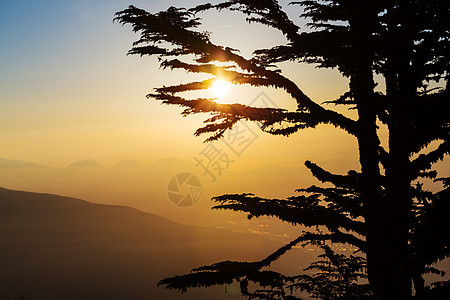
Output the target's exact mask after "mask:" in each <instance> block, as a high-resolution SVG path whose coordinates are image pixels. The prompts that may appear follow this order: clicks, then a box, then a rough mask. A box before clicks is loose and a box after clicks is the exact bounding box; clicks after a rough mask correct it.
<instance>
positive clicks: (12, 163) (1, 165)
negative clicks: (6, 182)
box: [0, 157, 48, 169]
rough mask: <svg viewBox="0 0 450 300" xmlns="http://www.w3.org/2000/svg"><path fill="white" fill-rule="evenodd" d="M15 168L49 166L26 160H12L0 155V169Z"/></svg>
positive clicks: (41, 167)
mask: <svg viewBox="0 0 450 300" xmlns="http://www.w3.org/2000/svg"><path fill="white" fill-rule="evenodd" d="M13 168H39V169H46V168H48V167H44V166H41V165H38V164H35V163H31V162H25V161H21V160H11V159H6V158H1V157H0V169H13Z"/></svg>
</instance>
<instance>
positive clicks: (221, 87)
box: [211, 79, 231, 98]
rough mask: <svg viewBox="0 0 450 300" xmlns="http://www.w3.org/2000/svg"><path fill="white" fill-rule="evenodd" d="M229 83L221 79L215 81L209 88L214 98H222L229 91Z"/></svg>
mask: <svg viewBox="0 0 450 300" xmlns="http://www.w3.org/2000/svg"><path fill="white" fill-rule="evenodd" d="M230 86H231V83H230V82H228V81H225V80H223V79H216V80H215V81H214V83H213V85H212V87H211V91H212V92H213V94H214V97H217V98H223V97H224V96H225V95H226V94H227V93H228V90H229V89H230Z"/></svg>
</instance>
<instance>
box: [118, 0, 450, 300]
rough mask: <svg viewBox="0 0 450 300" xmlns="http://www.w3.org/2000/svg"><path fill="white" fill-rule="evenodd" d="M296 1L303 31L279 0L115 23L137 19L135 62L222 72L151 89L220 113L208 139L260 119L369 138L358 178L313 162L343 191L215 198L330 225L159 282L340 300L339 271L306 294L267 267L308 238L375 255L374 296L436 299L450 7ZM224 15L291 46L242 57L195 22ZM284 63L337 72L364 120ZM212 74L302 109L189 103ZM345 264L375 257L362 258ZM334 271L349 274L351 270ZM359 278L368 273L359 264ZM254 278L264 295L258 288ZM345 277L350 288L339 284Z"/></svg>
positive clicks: (444, 251)
mask: <svg viewBox="0 0 450 300" xmlns="http://www.w3.org/2000/svg"><path fill="white" fill-rule="evenodd" d="M291 4H293V5H299V7H300V8H301V9H302V10H299V11H300V12H301V13H302V14H301V16H302V17H303V18H305V19H307V20H308V21H309V23H308V25H307V26H309V27H310V29H311V31H304V32H302V31H301V28H300V27H299V26H298V25H296V24H295V23H294V22H293V21H291V20H290V19H289V17H288V15H287V14H286V13H285V12H284V11H283V9H282V7H281V5H280V4H279V3H278V1H274V0H262V1H256V0H242V1H239V0H229V1H224V2H221V3H219V4H214V5H213V4H204V5H199V6H197V7H194V8H191V9H184V8H174V7H170V8H169V9H168V10H166V11H162V12H159V13H155V14H152V13H149V12H146V11H145V10H142V9H138V8H136V7H134V6H130V7H129V8H128V9H126V10H123V11H121V12H118V13H117V14H116V18H115V20H116V21H118V22H119V23H121V24H131V25H132V27H133V30H134V31H135V32H139V33H140V39H139V40H137V41H136V42H135V43H134V44H133V48H132V49H131V50H130V51H129V54H138V55H141V56H143V55H156V56H158V57H159V59H160V63H161V67H162V68H170V69H184V70H186V71H188V72H192V73H206V74H210V75H212V76H213V77H211V78H210V79H207V80H203V81H199V82H191V83H188V84H180V85H172V86H164V87H161V88H156V89H155V91H154V92H153V93H151V94H149V95H148V97H152V98H154V99H156V100H160V101H162V103H164V104H171V105H177V106H181V107H183V108H185V110H184V111H183V112H182V114H183V116H187V115H191V114H197V113H208V114H210V117H209V118H208V119H206V120H205V123H206V125H205V126H203V127H201V128H199V129H197V131H196V132H195V135H200V134H210V135H209V137H208V138H207V139H206V141H212V140H216V139H219V138H221V137H222V136H223V134H224V132H225V131H226V130H228V129H231V128H232V127H233V126H234V125H235V124H236V122H238V121H239V120H247V121H253V122H256V123H258V124H259V125H260V128H261V130H263V131H264V132H267V133H270V134H274V135H284V136H289V135H291V134H293V133H295V132H297V131H299V130H301V129H304V128H314V127H316V126H317V125H318V124H331V125H333V126H335V127H337V128H340V129H342V130H344V131H345V132H347V133H348V134H350V135H352V136H354V137H355V138H356V139H357V141H358V150H359V161H360V166H361V170H360V171H353V170H350V171H349V172H348V174H346V175H338V174H332V173H330V172H328V171H326V170H324V169H322V168H321V167H319V166H317V165H316V164H314V163H312V162H306V166H307V167H308V168H309V169H310V171H311V172H312V174H313V176H315V177H316V178H318V179H319V180H320V181H322V182H327V183H331V185H332V187H318V186H311V187H309V188H304V189H299V190H297V192H298V194H297V195H295V196H292V197H289V198H287V199H264V198H261V197H257V196H255V195H253V194H240V195H236V194H229V195H222V196H218V197H215V198H213V200H214V201H216V202H217V203H218V205H217V206H215V207H214V208H215V209H227V210H234V211H241V212H245V213H247V214H248V217H249V218H252V217H259V216H272V217H276V218H278V219H280V220H283V221H286V222H289V223H291V224H293V225H302V226H306V227H308V228H311V227H317V226H319V227H320V229H321V230H320V231H312V230H309V231H305V232H303V233H302V234H301V235H300V236H299V237H298V238H297V239H295V240H294V241H292V242H291V243H289V244H287V245H285V246H284V247H282V248H280V249H279V250H278V251H276V252H274V253H273V254H271V255H269V256H268V257H267V258H265V259H263V260H261V261H258V262H230V261H226V262H222V263H217V264H213V265H211V266H205V267H201V268H198V269H195V270H193V272H192V273H191V274H187V275H184V276H175V277H172V278H167V279H164V280H162V281H161V282H160V284H163V285H165V286H166V287H167V288H175V289H179V290H182V291H185V290H186V289H187V288H189V287H195V286H209V285H213V284H225V283H230V282H232V281H233V280H238V281H239V282H240V284H241V292H242V293H243V294H244V295H247V296H248V297H249V298H257V299H295V296H293V295H290V294H289V293H286V292H285V288H289V287H290V288H295V287H301V288H302V289H304V290H308V289H309V290H308V291H309V292H311V293H312V295H316V296H319V295H321V297H324V298H327V297H328V298H330V297H331V298H333V297H334V298H339V297H341V296H339V293H337V294H336V293H334V292H332V291H333V288H332V287H331V286H332V283H333V281H332V278H333V276H334V275H333V274H334V273H333V272H334V271H333V272H331V271H330V272H329V274H328V277H320V275H317V276H318V277H311V278H310V280H309V281H304V282H303V283H304V285H303V286H302V285H295V284H296V283H295V281H294V282H293V283H292V282H291V283H290V284H289V283H288V278H287V277H286V276H284V275H282V274H279V273H276V272H272V271H269V270H265V269H263V268H266V267H268V266H269V265H270V263H271V262H273V261H274V260H276V259H277V258H279V257H280V256H281V255H283V254H284V253H285V252H286V251H288V250H289V249H291V248H292V247H293V246H295V245H297V244H299V243H305V242H306V243H307V242H310V243H320V245H321V247H323V249H324V251H325V254H324V255H325V256H326V257H327V259H329V261H331V262H332V261H333V259H337V258H338V256H335V254H332V253H330V252H329V248H326V247H327V246H325V245H324V244H323V243H324V242H332V243H346V244H350V245H353V246H355V247H357V248H358V250H359V251H361V252H362V253H363V254H365V256H366V259H367V276H368V280H369V282H370V288H371V291H372V292H373V296H374V297H375V298H377V299H408V298H410V297H411V294H412V286H411V281H413V282H414V288H415V291H416V295H415V296H416V298H420V297H426V294H427V293H428V294H429V291H430V289H429V287H428V288H427V287H425V285H424V280H423V275H424V274H426V273H429V272H437V271H436V270H435V269H433V268H432V267H431V266H432V264H433V263H435V262H437V261H439V260H442V259H444V258H446V257H448V256H449V237H450V224H449V221H448V217H447V214H448V211H449V193H450V187H449V179H445V178H444V179H437V176H438V174H437V172H436V171H435V170H433V169H432V168H433V166H434V164H435V163H436V162H438V161H440V160H442V159H444V157H445V156H447V155H448V154H449V153H450V143H449V136H450V130H449V121H450V113H449V112H450V105H449V93H450V85H449V78H450V73H449V72H450V60H449V56H448V53H450V51H449V50H450V23H449V22H448V19H449V17H450V4H449V3H448V1H444V0H414V1H413V0H398V1H386V0H381V1H356V0H324V1H321V0H307V1H299V2H292V3H291ZM213 9H217V10H219V11H220V10H225V9H226V10H232V11H239V12H242V13H243V14H244V15H245V16H246V20H247V21H248V22H255V23H260V24H263V25H267V26H268V27H272V28H275V29H277V30H279V31H280V32H281V33H282V34H283V35H284V36H285V37H286V39H287V44H284V45H277V46H274V47H272V48H270V49H257V50H255V52H254V55H253V56H252V57H251V58H250V59H248V58H245V57H243V56H242V55H240V54H239V52H238V50H236V49H232V48H229V47H224V46H220V45H216V44H214V43H213V42H212V41H211V40H210V37H209V33H207V32H200V31H198V30H197V28H198V26H199V25H200V24H201V19H200V18H199V17H198V15H199V14H200V13H202V12H204V11H207V10H213ZM192 57H194V59H190V58H192ZM180 59H183V60H184V61H182V60H180ZM285 61H296V62H300V63H312V64H315V65H316V66H317V67H319V68H337V69H338V70H339V71H340V72H341V74H342V76H344V77H346V78H348V79H349V90H348V92H346V93H345V94H344V95H341V96H340V97H338V98H337V99H336V100H333V101H329V102H328V104H334V105H340V106H347V107H348V108H349V109H355V110H356V111H357V113H358V117H357V119H356V120H354V119H351V118H349V117H347V116H345V115H344V114H342V113H339V112H337V111H334V110H331V109H327V108H325V107H324V106H323V105H320V104H318V103H317V102H315V101H313V100H312V99H311V98H309V97H308V96H307V95H306V94H305V93H304V92H303V91H302V90H301V89H300V88H299V86H298V85H297V84H296V83H294V82H293V81H292V80H290V79H289V78H287V77H285V76H284V75H283V74H282V72H281V70H279V69H277V67H276V64H278V63H281V62H285ZM219 63H220V64H219ZM374 74H378V75H380V76H381V77H382V78H383V79H384V83H385V90H384V91H376V90H375V88H376V83H375V80H374ZM215 78H222V79H225V80H227V81H230V82H232V83H234V84H246V85H251V86H255V87H262V88H263V87H275V88H278V89H281V90H284V91H285V92H286V93H287V94H288V95H289V96H290V97H292V99H293V100H294V101H296V103H297V109H296V110H295V111H288V110H285V109H279V108H270V107H267V108H258V107H250V106H247V105H243V104H219V103H216V102H215V101H214V100H215V99H207V98H197V99H187V98H185V97H183V95H182V93H183V92H186V91H196V90H203V89H207V88H209V87H210V86H211V85H212V84H213V82H214V80H215ZM433 82H434V83H433ZM430 83H432V84H433V85H432V86H431V88H430ZM180 94H181V95H180ZM380 126H384V127H385V128H387V130H388V134H389V142H388V147H387V148H386V149H385V148H384V147H383V146H382V145H381V143H380V137H379V130H380ZM436 144H437V147H435V148H433V145H436ZM425 179H433V180H435V181H438V180H441V181H442V183H443V186H444V187H443V188H442V190H440V191H437V192H431V191H427V190H424V189H423V183H422V182H423V181H424V180H425ZM327 251H328V252H327ZM342 260H343V261H346V260H347V262H349V263H350V262H352V263H353V262H358V263H360V264H363V263H364V262H363V260H362V259H355V258H351V257H350V258H345V259H344V258H342ZM355 260H356V261H355ZM321 266H323V265H321V263H320V262H318V263H315V264H313V265H312V266H311V268H315V269H318V270H321V269H320V268H321ZM335 267H336V269H335V272H344V271H343V270H345V268H344V267H343V265H339V264H338V265H335ZM347 267H348V266H347ZM353 271H354V272H355V273H354V274H359V273H358V272H360V269H358V268H354V269H353ZM355 276H356V277H358V276H359V275H358V276H357V275H355ZM360 277H361V276H360ZM300 278H303V279H304V278H305V277H302V276H301V275H300V276H299V277H297V279H300ZM318 278H323V280H328V283H329V284H325V285H323V286H330V290H329V292H328V296H326V295H325V294H326V293H325V292H323V293H322V292H316V291H315V290H314V286H316V287H317V285H315V283H317V282H319V281H318ZM325 278H326V279H325ZM358 278H359V277H358ZM289 279H290V280H291V279H292V278H289ZM249 282H253V283H254V284H256V285H257V286H260V287H263V288H267V289H264V290H261V289H259V290H258V289H257V290H256V291H255V292H249V289H248V286H249ZM297 283H298V282H297ZM342 283H344V286H345V283H346V284H347V286H348V285H349V284H353V283H352V282H351V281H350V280H348V279H342V278H341V282H340V283H339V284H342ZM341 290H342V289H341ZM344 290H345V289H344ZM347 290H348V289H347ZM320 293H322V294H320ZM352 293H353V292H352ZM333 295H334V296H333ZM344 295H345V292H344ZM358 295H359V296H355V297H365V296H367V295H368V293H367V291H365V290H364V289H361V290H360V293H359V294H358ZM353 296H354V295H353ZM353 296H352V297H353ZM349 297H350V296H349ZM331 298H330V299H331Z"/></svg>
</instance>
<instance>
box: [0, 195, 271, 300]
mask: <svg viewBox="0 0 450 300" xmlns="http://www.w3.org/2000/svg"><path fill="white" fill-rule="evenodd" d="M0 237H1V238H0V257H1V261H2V264H1V269H0V285H1V288H0V299H14V297H17V296H20V295H30V294H33V295H34V296H35V297H36V299H47V300H53V299H55V300H58V299H65V300H81V299H82V300H90V299H92V300H94V299H117V300H119V299H121V300H123V299H133V300H138V299H216V298H217V299H222V298H223V299H240V296H238V295H239V293H238V292H237V293H236V295H234V296H233V293H228V294H225V293H224V287H216V288H209V289H196V290H193V291H192V292H189V293H187V294H184V295H181V294H179V293H177V292H174V291H167V290H164V289H162V288H157V287H156V283H157V281H158V280H160V279H162V278H163V277H166V276H171V275H175V274H179V273H183V272H187V271H189V270H190V269H191V268H193V267H197V266H200V265H205V264H210V263H213V262H217V261H220V260H227V259H230V260H256V259H261V258H262V257H264V256H265V255H267V254H269V253H271V252H272V251H274V250H275V249H276V248H277V247H278V246H279V245H278V244H277V243H275V242H272V241H268V240H266V239H263V238H261V237H259V236H255V235H250V234H239V233H234V232H231V231H226V230H221V229H213V228H203V227H186V226H182V225H180V224H177V223H175V222H172V221H169V220H167V219H165V218H162V217H159V216H156V215H154V214H149V213H144V212H142V211H139V210H136V209H133V208H130V207H125V206H113V205H102V204H94V203H90V202H87V201H83V200H80V199H75V198H69V197H62V196H57V195H51V194H39V193H31V192H22V191H14V190H9V189H4V188H0ZM233 289H234V290H236V289H237V287H236V288H233V287H229V288H228V290H229V291H232V290H233Z"/></svg>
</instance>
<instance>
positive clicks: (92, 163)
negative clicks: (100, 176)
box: [64, 159, 104, 169]
mask: <svg viewBox="0 0 450 300" xmlns="http://www.w3.org/2000/svg"><path fill="white" fill-rule="evenodd" d="M71 168H102V169H103V168H104V167H103V166H102V165H101V164H100V163H98V162H97V161H96V160H94V159H87V160H82V161H78V162H74V163H72V164H70V165H68V166H67V167H65V168H64V169H71Z"/></svg>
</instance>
